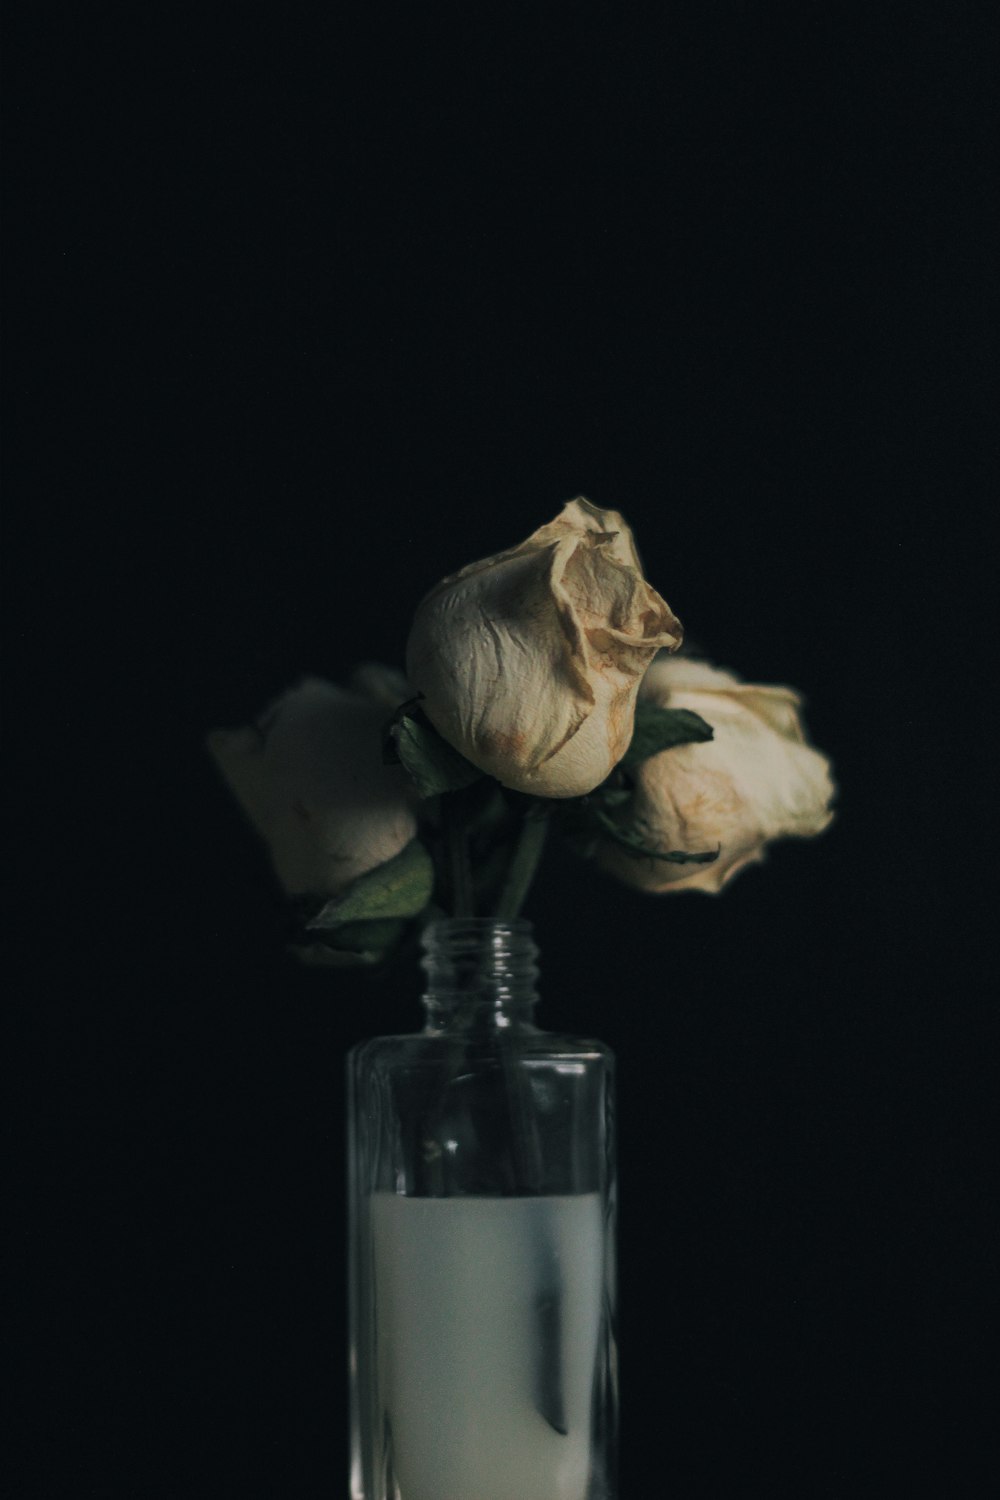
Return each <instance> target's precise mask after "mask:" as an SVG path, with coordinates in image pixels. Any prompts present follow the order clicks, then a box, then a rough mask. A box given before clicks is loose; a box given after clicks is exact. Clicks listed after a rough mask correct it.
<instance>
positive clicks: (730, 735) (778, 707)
mask: <svg viewBox="0 0 1000 1500" xmlns="http://www.w3.org/2000/svg"><path fill="white" fill-rule="evenodd" d="M641 697H642V699H643V701H644V702H647V701H648V702H651V703H655V704H657V705H659V706H660V707H662V708H687V709H691V710H692V711H693V712H694V713H696V714H700V715H701V717H702V718H703V719H704V720H705V722H706V723H708V724H710V725H711V726H712V729H713V731H714V738H713V739H711V740H710V741H707V742H705V743H703V744H691V745H677V746H675V747H674V748H673V749H671V750H664V751H661V752H660V754H659V755H653V756H650V758H649V759H648V760H646V761H643V762H642V763H641V764H640V765H639V766H637V767H636V769H635V772H634V779H635V788H636V789H635V798H634V813H635V817H636V820H637V821H638V823H639V825H640V827H641V830H642V837H643V839H644V841H645V842H646V843H648V844H650V845H651V846H652V847H654V848H657V849H662V850H663V851H664V852H666V851H668V850H671V849H679V850H685V851H688V852H691V853H704V852H708V851H710V850H714V849H718V848H720V846H721V853H720V855H719V858H718V859H717V860H716V861H715V863H714V864H711V865H676V864H669V863H667V862H666V861H664V860H657V859H644V858H642V857H641V856H639V857H634V856H632V855H630V854H628V853H627V851H626V850H625V849H623V848H621V847H620V846H618V845H615V844H613V843H611V842H610V841H607V842H605V843H604V844H602V846H601V849H600V851H599V853H598V859H599V862H600V863H601V865H602V866H603V867H604V868H605V869H607V870H609V871H611V872H612V873H613V874H614V875H616V876H618V877H619V878H620V879H621V880H623V881H625V882H626V884H628V885H631V886H635V887H636V888H637V889H639V890H645V891H655V892H661V891H708V892H711V893H714V892H717V891H719V890H721V889H722V887H723V886H724V885H726V884H727V882H728V881H730V880H731V879H732V878H733V876H734V875H735V874H736V873H737V871H739V870H742V869H743V868H744V867H745V866H746V865H748V864H752V863H756V862H758V861H760V860H762V859H763V857H764V848H765V845H766V844H767V843H768V842H769V841H770V840H771V839H775V838H782V837H786V836H789V835H792V836H797V837H809V836H811V835H812V834H817V833H822V831H823V829H824V828H826V827H827V825H828V824H829V823H830V821H831V819H832V817H833V813H832V812H831V811H830V801H831V798H832V797H833V793H834V785H833V781H832V779H831V776H830V765H829V762H828V761H827V760H826V758H825V757H824V756H822V755H821V754H820V753H819V751H818V750H814V749H812V747H811V746H810V745H808V744H807V743H806V740H805V735H804V733H803V729H802V722H801V719H800V717H799V707H800V704H801V699H800V698H799V695H798V694H797V693H794V692H793V691H792V690H791V689H790V688H784V687H764V686H761V685H760V684H758V683H748V682H741V681H740V679H739V678H738V677H736V676H735V675H734V674H733V673H732V672H725V671H722V670H720V669H719V668H717V667H711V666H709V665H708V664H707V663H705V662H699V661H691V660H687V659H685V658H683V657H682V658H680V659H678V660H672V661H671V660H668V659H665V658H661V659H659V660H658V661H655V662H654V663H653V665H652V666H651V667H650V669H649V671H648V672H647V673H646V676H645V678H644V680H643V684H642V690H641Z"/></svg>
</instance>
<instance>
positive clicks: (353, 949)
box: [328, 917, 406, 954]
mask: <svg viewBox="0 0 1000 1500" xmlns="http://www.w3.org/2000/svg"><path fill="white" fill-rule="evenodd" d="M405 927H406V922H405V920H404V919H403V918H402V917H376V918H375V919H374V921H371V922H345V923H344V925H343V926H342V927H338V928H336V930H335V931H333V932H331V933H330V935H329V938H328V941H329V942H331V943H333V944H334V946H335V947H336V948H337V949H339V950H342V951H344V952H347V953H362V954H364V953H385V952H387V950H388V949H389V948H393V947H395V945H396V944H397V943H398V942H399V939H400V938H401V937H402V936H403V932H404V929H405Z"/></svg>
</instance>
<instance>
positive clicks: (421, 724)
mask: <svg viewBox="0 0 1000 1500" xmlns="http://www.w3.org/2000/svg"><path fill="white" fill-rule="evenodd" d="M382 758H383V760H385V761H387V762H388V763H390V764H391V763H393V762H399V763H400V764H401V765H402V766H404V767H405V769H406V770H407V771H408V772H409V774H410V776H411V777H412V778H413V781H414V782H415V784H416V788H417V791H418V792H419V793H420V795H421V797H438V796H440V795H441V793H442V792H457V791H460V790H461V788H462V787H466V786H471V785H472V783H473V782H474V781H478V780H479V779H480V777H481V776H482V775H483V772H482V771H480V769H479V767H478V766H474V765H473V764H472V762H471V761H470V760H466V758H465V756H464V755H462V754H461V753H460V752H459V751H458V750H456V749H455V747H454V745H450V744H449V743H448V741H447V740H446V739H445V738H444V736H443V735H441V734H439V733H438V731H437V730H436V729H435V728H434V725H433V724H432V723H431V721H430V720H429V719H428V717H427V715H426V714H425V713H424V711H423V709H422V708H421V707H420V700H419V698H413V699H411V700H410V702H409V703H404V704H402V705H401V706H400V707H399V708H398V709H397V710H396V712H395V714H394V715H393V717H392V719H391V720H390V722H389V724H388V726H387V728H386V734H385V741H384V743H383V750H382Z"/></svg>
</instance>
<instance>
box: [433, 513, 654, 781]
mask: <svg viewBox="0 0 1000 1500" xmlns="http://www.w3.org/2000/svg"><path fill="white" fill-rule="evenodd" d="M680 642H681V626H680V623H679V621H678V620H677V619H675V617H674V615H673V614H672V612H671V610H670V608H669V606H668V605H667V604H666V603H665V602H664V600H663V599H661V598H660V596H659V594H658V593H657V592H656V590H655V589H653V588H651V587H650V585H649V584H648V583H647V582H646V580H645V579H644V578H643V576H642V569H641V565H640V563H639V558H638V555H637V553H636V550H635V544H634V542H633V540H632V533H631V531H630V530H629V528H628V526H627V525H626V524H625V521H624V520H623V519H622V517H621V516H620V515H619V514H618V512H617V511H614V510H601V509H600V508H599V507H598V506H596V505H592V504H591V503H590V501H589V500H585V499H583V498H582V497H580V498H578V499H576V500H571V501H569V503H568V504H567V505H565V506H564V507H563V510H562V513H561V514H560V515H559V516H557V517H556V519H555V520H554V521H550V522H549V524H548V525H547V526H542V527H540V528H539V530H538V531H536V532H534V533H533V535H531V536H530V537H528V539H527V541H525V542H522V543H521V544H520V546H518V547H513V548H512V549H511V550H510V551H508V552H500V553H498V554H497V555H496V556H495V557H488V558H485V559H484V560H483V561H482V562H477V563H472V564H470V566H469V567H467V568H463V569H462V570H461V572H459V573H455V574H454V575H453V576H451V577H450V578H445V579H444V580H443V581H442V582H441V583H439V584H438V586H437V588H435V589H433V590H432V591H431V593H429V594H428V595H427V597H426V598H425V599H424V600H423V602H422V603H421V605H420V606H419V608H418V610H417V613H416V616H415V618H414V622H413V628H412V631H411V633H410V640H409V645H408V648H407V658H406V667H407V677H408V678H409V680H410V682H411V683H412V685H413V688H414V690H415V691H417V692H420V693H422V694H423V704H422V707H423V708H424V710H425V711H426V713H427V716H428V718H429V719H430V720H431V722H432V723H433V724H434V725H435V727H436V728H437V729H438V730H439V731H440V733H441V734H442V735H444V737H445V739H447V740H449V741H450V742H451V744H452V745H454V746H455V747H456V749H458V750H460V751H461V752H462V754H463V755H464V756H466V757H467V758H468V759H469V760H470V761H472V762H473V764H474V765H477V766H478V767H479V768H480V769H481V770H483V771H485V772H487V774H488V775H490V776H495V777H496V778H497V780H498V781H500V782H502V783H503V785H504V786H509V787H513V788H514V789H515V790H517V791H521V792H532V793H534V794H535V795H536V796H539V797H576V796H580V795H581V794H583V793H585V792H589V791H592V790H593V788H594V787H595V786H597V785H598V783H599V782H601V781H603V780H604V778H605V777H606V776H607V775H608V773H609V772H610V771H611V770H612V769H613V768H614V766H615V765H616V764H617V763H618V761H619V760H620V759H621V757H622V756H623V755H624V753H625V751H626V750H627V749H628V745H629V740H630V739H631V735H632V724H633V718H634V714H635V702H636V695H637V693H638V690H639V684H640V682H641V681H642V676H643V673H644V672H645V670H646V668H647V667H648V666H649V664H650V662H651V661H652V659H653V657H654V655H655V654H656V652H657V651H658V650H660V649H661V648H664V647H666V648H668V649H670V650H676V648H677V647H678V646H679V645H680Z"/></svg>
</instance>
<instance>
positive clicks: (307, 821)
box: [208, 664, 417, 896]
mask: <svg viewBox="0 0 1000 1500" xmlns="http://www.w3.org/2000/svg"><path fill="white" fill-rule="evenodd" d="M375 678H377V682H374V685H373V681H374V679H375ZM356 681H357V683H358V685H359V686H365V687H367V688H368V691H367V692H361V691H357V690H347V689H345V688H340V687H336V686H335V685H334V684H333V683H331V682H325V681H323V680H322V679H321V678H317V677H307V678H305V679H304V680H303V681H302V682H301V683H299V685H298V686H297V687H295V688H293V689H292V690H291V691H290V692H287V693H285V694H284V695H283V696H282V697H280V698H278V699H277V700H276V701H275V702H274V703H272V704H271V706H270V707H269V708H268V709H267V710H266V711H265V712H264V713H263V714H262V715H261V717H260V718H259V719H258V720H257V723H256V724H255V725H249V726H247V727H246V728H244V729H232V730H226V729H219V730H215V731H214V732H213V733H212V734H210V735H209V737H208V748H209V750H210V751H211V753H212V755H213V757H214V758H215V761H216V763H217V765H218V766H219V769H220V770H221V772H222V774H223V776H224V777H225V779H226V781H227V782H228V784H229V787H230V789H231V790H232V792H233V793H234V794H235V796H236V797H237V799H238V800H239V802H240V804H241V805H242V807H243V809H244V811H245V812H246V814H247V815H248V817H249V818H250V820H251V822H252V823H253V824H254V826H255V827H256V829H257V832H258V833H259V834H260V835H261V837H262V838H263V839H264V841H265V843H266V844H267V845H268V848H269V850H270V854H271V859H272V862H273V864H274V868H275V871H276V873H277V875H278V879H279V880H280V882H281V884H282V885H283V887H284V888H285V891H286V892H287V893H288V895H290V896H296V895H317V896H335V895H338V894H339V893H340V892H341V891H342V890H343V889H344V888H345V886H347V885H349V884H350V883H351V881H352V880H355V879H357V877H358V876H359V875H364V874H366V873H367V871H368V870H372V869H374V868H375V867H376V866H377V865H381V864H384V863H385V861H386V860H388V859H392V858H393V857H394V855H396V854H398V853H399V852H400V850H401V849H403V848H404V847H405V846H406V845H407V844H408V843H409V842H410V840H411V839H412V838H413V836H414V834H415V833H416V831H417V820H416V816H415V813H414V807H415V805H416V801H417V796H416V791H415V789H414V787H413V785H412V783H411V782H410V779H409V777H408V776H407V775H406V773H405V771H404V770H403V769H402V767H400V766H385V765H383V764H382V752H381V736H382V729H383V727H384V725H385V721H386V718H387V716H388V713H389V712H391V708H392V707H394V706H397V705H398V703H399V702H400V701H402V698H405V697H407V696H408V690H407V688H406V684H405V683H404V682H403V680H402V679H401V678H399V677H398V674H391V673H390V672H389V669H388V668H386V669H384V670H383V671H382V673H381V675H379V669H377V668H375V667H372V666H371V665H370V664H369V665H368V666H366V668H364V669H363V670H360V671H359V674H358V676H357V678H356ZM397 689H398V691H399V692H400V693H401V695H402V698H396V702H395V703H394V704H390V703H389V698H391V697H395V695H396V691H397ZM386 694H388V695H389V696H388V697H387V696H386Z"/></svg>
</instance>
